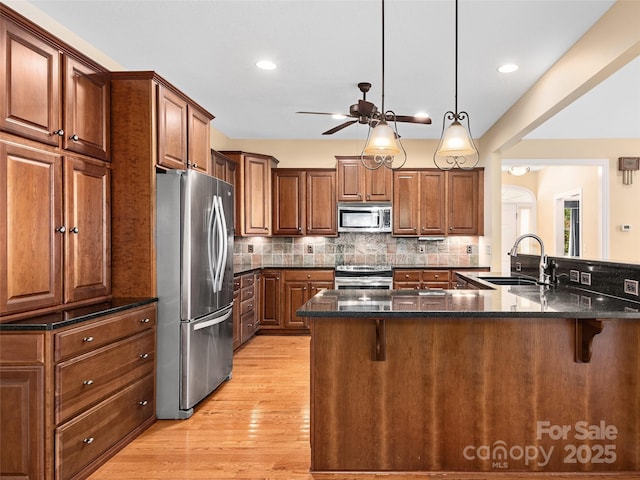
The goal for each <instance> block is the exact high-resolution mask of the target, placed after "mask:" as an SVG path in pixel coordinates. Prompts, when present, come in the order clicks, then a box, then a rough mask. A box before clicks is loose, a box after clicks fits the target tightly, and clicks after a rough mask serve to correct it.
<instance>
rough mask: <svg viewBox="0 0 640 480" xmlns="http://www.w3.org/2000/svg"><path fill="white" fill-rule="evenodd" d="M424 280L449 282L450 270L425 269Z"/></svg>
mask: <svg viewBox="0 0 640 480" xmlns="http://www.w3.org/2000/svg"><path fill="white" fill-rule="evenodd" d="M422 281H423V282H448V281H449V270H423V271H422Z"/></svg>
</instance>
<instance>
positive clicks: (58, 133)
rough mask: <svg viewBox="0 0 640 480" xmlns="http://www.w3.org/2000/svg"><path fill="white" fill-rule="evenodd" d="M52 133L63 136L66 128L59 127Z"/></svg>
mask: <svg viewBox="0 0 640 480" xmlns="http://www.w3.org/2000/svg"><path fill="white" fill-rule="evenodd" d="M52 135H58V136H59V137H62V136H63V135H64V130H62V129H61V128H59V129H58V130H56V131H55V132H53V133H52Z"/></svg>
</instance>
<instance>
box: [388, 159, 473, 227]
mask: <svg viewBox="0 0 640 480" xmlns="http://www.w3.org/2000/svg"><path fill="white" fill-rule="evenodd" d="M483 175H484V171H483V169H481V168H478V169H474V170H455V171H447V172H444V171H441V170H437V169H417V170H397V171H395V172H394V173H393V182H394V189H393V192H394V198H393V234H394V235H398V236H422V235H482V234H483V232H484V213H483V209H484V183H483Z"/></svg>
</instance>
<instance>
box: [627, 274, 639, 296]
mask: <svg viewBox="0 0 640 480" xmlns="http://www.w3.org/2000/svg"><path fill="white" fill-rule="evenodd" d="M624 293H628V294H629V295H635V296H636V297H637V296H638V280H629V279H628V278H625V280H624Z"/></svg>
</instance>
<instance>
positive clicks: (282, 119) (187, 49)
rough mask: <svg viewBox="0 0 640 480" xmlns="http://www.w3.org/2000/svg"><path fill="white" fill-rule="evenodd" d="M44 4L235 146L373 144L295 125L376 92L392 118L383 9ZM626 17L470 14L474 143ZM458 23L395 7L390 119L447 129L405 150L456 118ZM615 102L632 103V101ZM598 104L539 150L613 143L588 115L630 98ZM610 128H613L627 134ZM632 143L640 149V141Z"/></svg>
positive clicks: (314, 122)
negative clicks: (570, 143)
mask: <svg viewBox="0 0 640 480" xmlns="http://www.w3.org/2000/svg"><path fill="white" fill-rule="evenodd" d="M30 3H32V4H33V5H34V6H36V7H37V8H39V9H41V10H42V11H44V12H45V13H46V14H48V15H49V16H51V17H52V18H54V19H55V20H57V21H58V22H60V23H61V24H62V25H64V26H66V27H67V28H69V29H70V30H71V31H73V32H74V33H76V34H77V35H79V36H80V37H82V38H84V39H85V40H86V41H88V42H89V43H91V44H92V45H94V46H95V47H97V48H98V49H100V50H102V51H103V52H104V53H106V54H107V55H108V56H109V57H111V58H112V59H114V60H115V61H116V62H118V63H120V64H121V65H123V66H124V68H126V69H128V70H155V71H157V72H158V73H159V74H160V75H162V76H163V77H165V78H166V79H167V80H169V81H170V82H172V83H173V84H174V85H176V86H177V87H178V88H180V89H181V90H183V91H184V92H185V93H186V94H187V95H189V96H190V97H192V98H193V99H195V100H196V101H197V102H198V103H199V104H201V105H202V106H203V107H205V108H206V109H208V110H209V111H210V112H211V113H213V114H214V115H215V116H216V118H215V120H214V121H213V125H214V127H215V128H216V129H218V130H219V131H221V132H222V133H224V134H225V135H227V136H229V137H232V138H237V139H320V138H329V139H360V138H362V139H364V138H365V136H366V127H365V126H363V125H358V124H356V125H353V126H350V127H347V128H346V129H344V130H342V131H341V132H339V133H336V134H334V135H332V136H322V135H321V133H322V132H323V131H325V130H327V129H329V128H331V127H333V126H335V125H338V124H339V123H341V121H339V120H333V119H332V118H331V117H330V116H321V115H301V114H296V113H295V112H296V111H299V110H306V111H321V112H347V111H348V108H349V105H351V104H352V103H355V102H356V101H357V100H358V99H359V98H361V94H360V92H359V91H358V89H357V86H356V84H357V83H358V82H363V81H368V82H371V83H372V84H373V88H372V89H371V91H370V93H369V94H368V96H367V100H370V101H372V102H374V103H376V105H378V107H380V101H381V77H382V74H381V63H382V52H381V41H382V37H381V33H380V27H381V2H380V1H379V0H340V1H339V0H197V1H191V0H172V1H159V0H155V1H140V0H131V1H118V0H109V1H106V0H84V1H72V0H62V1H61V0H36V1H31V2H30ZM613 3H614V1H613V0H553V1H551V0H460V4H459V92H458V106H459V110H466V111H468V112H469V113H470V118H471V128H472V132H473V134H474V136H475V137H481V136H482V135H483V134H484V133H485V132H486V131H487V129H489V128H490V127H491V125H493V124H494V123H495V122H496V121H497V120H498V119H499V118H500V116H501V115H502V114H503V113H504V112H505V111H506V110H507V109H508V108H509V107H510V106H511V105H512V104H513V103H514V102H515V101H516V100H517V99H518V98H519V97H520V96H521V95H522V94H523V93H524V92H525V91H526V90H527V89H528V88H529V87H530V86H531V85H532V84H533V83H534V82H535V81H536V80H537V79H538V78H539V77H540V76H541V75H542V74H543V73H544V72H545V71H546V70H547V69H548V68H549V67H550V66H551V65H552V64H553V63H554V62H555V61H556V60H558V59H559V58H560V57H561V56H562V55H563V54H564V53H565V52H566V51H567V50H568V49H569V48H570V47H571V46H572V45H573V44H574V43H575V42H576V41H577V40H578V39H579V38H580V37H581V36H582V35H583V34H584V33H585V32H586V31H587V30H588V29H589V28H590V27H591V26H592V25H593V23H595V22H596V21H597V20H598V19H599V18H600V17H601V16H602V14H603V13H604V12H605V11H606V10H607V9H608V8H609V7H610V6H611V5H612V4H613ZM454 11H455V3H454V1H453V0H386V13H385V30H386V35H385V43H386V48H385V52H386V53H385V109H392V110H394V111H395V112H396V114H400V115H414V114H415V113H416V112H417V111H420V110H423V111H426V112H428V113H429V114H430V116H431V117H432V118H433V124H432V125H409V124H405V123H402V124H399V132H400V135H401V136H402V137H403V138H405V139H407V138H426V139H435V138H438V137H439V136H440V132H441V128H442V115H443V114H444V112H445V111H447V110H452V109H453V108H454V70H455V69H454V53H455V50H454V39H455V36H454V25H455V20H454ZM262 58H269V59H272V60H273V61H275V62H276V63H277V64H278V68H277V69H276V70H274V71H261V70H258V69H257V68H256V67H255V65H254V64H255V62H256V61H257V60H260V59H262ZM506 62H514V63H517V64H519V65H520V70H518V71H517V72H515V73H512V74H509V75H505V74H499V73H498V72H497V71H496V68H497V67H498V66H499V65H500V64H502V63H506ZM627 70H630V72H627V75H626V76H625V72H626V71H627ZM629 75H632V76H634V77H633V78H635V80H634V81H635V92H636V94H637V96H636V97H633V101H635V102H636V103H635V104H631V108H630V109H629V103H626V101H627V100H628V98H629V97H628V96H627V97H624V98H626V100H625V102H624V103H626V105H625V107H626V108H627V110H634V108H633V107H634V105H635V111H636V112H635V113H637V115H638V116H637V119H638V120H637V121H636V122H635V126H636V127H637V126H638V125H640V93H638V92H639V86H640V81H639V80H638V79H639V78H640V62H639V61H636V62H633V63H632V64H630V65H629V66H627V67H625V69H623V70H622V71H621V72H620V73H619V74H616V75H615V77H616V78H615V80H616V81H617V82H621V83H624V84H625V85H632V83H630V80H629ZM617 77H620V78H617ZM611 80H612V81H613V80H614V78H613V77H612V79H611ZM602 88H603V89H605V86H604V85H603V87H602ZM612 88H613V92H618V93H619V92H620V91H621V89H622V88H623V87H621V86H620V84H618V85H614V86H613V87H612ZM624 88H626V87H624ZM597 93H598V92H597V91H596V89H594V90H593V91H592V92H589V93H588V94H587V95H585V96H584V97H583V98H582V99H580V100H578V101H577V102H575V103H574V105H572V106H570V107H568V108H567V109H565V112H560V114H558V115H557V116H556V118H554V119H551V120H550V121H549V122H548V123H547V124H546V125H543V126H541V127H539V128H538V129H537V130H536V131H534V132H532V133H531V134H530V135H529V137H528V138H540V137H544V138H548V137H551V138H557V136H558V135H560V136H563V137H566V136H567V135H570V136H571V137H572V138H580V137H583V136H590V135H586V134H585V133H584V131H580V125H585V126H587V127H589V128H590V129H591V130H590V131H591V133H594V134H597V135H599V136H607V135H603V134H602V132H603V130H602V129H601V128H600V129H599V128H598V127H597V125H596V124H594V122H593V121H594V119H595V118H597V117H598V116H599V113H598V111H597V110H596V109H595V108H596V107H593V106H589V104H585V106H580V103H581V102H587V101H588V100H589V97H590V96H592V95H593V96H595V97H596V99H595V100H594V101H595V102H596V103H595V105H597V109H600V108H602V107H604V106H607V105H608V104H616V103H621V102H612V101H611V99H612V98H616V97H617V95H616V96H614V97H610V96H609V95H611V92H610V91H609V90H607V91H604V90H603V92H602V93H600V94H598V95H596V94H597ZM605 99H606V101H605ZM592 105H593V104H592ZM574 109H575V111H574V112H572V110H574ZM627 113H630V112H628V111H627ZM631 113H632V112H631ZM569 114H571V117H570V120H569V122H568V123H570V125H569V127H571V130H565V129H564V127H565V126H566V125H564V124H565V123H567V122H566V121H565V120H563V119H562V117H563V116H565V117H566V115H569ZM606 115H607V121H608V122H609V123H608V124H613V125H616V124H618V125H619V124H621V123H623V122H624V121H625V120H624V119H620V118H616V117H615V116H613V115H615V114H609V113H607V114H606ZM626 118H627V119H628V117H626ZM614 119H615V121H612V120H614ZM569 127H567V128H569ZM565 132H566V133H565ZM631 133H632V134H633V136H635V137H640V134H639V133H638V131H637V128H636V129H635V132H631ZM607 134H609V132H607ZM612 136H620V134H619V133H618V132H615V133H613V134H612ZM623 136H625V137H627V136H629V135H628V134H627V133H625V134H624V135H623Z"/></svg>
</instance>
